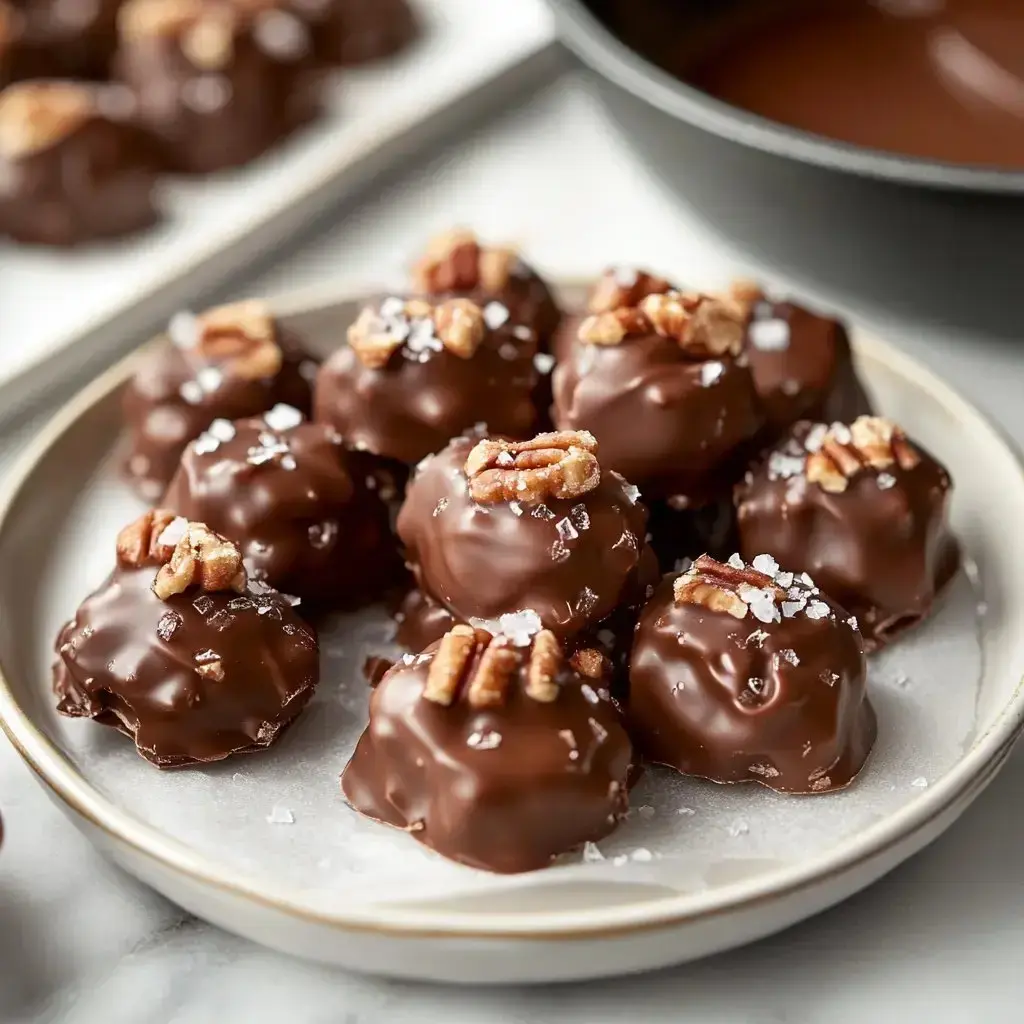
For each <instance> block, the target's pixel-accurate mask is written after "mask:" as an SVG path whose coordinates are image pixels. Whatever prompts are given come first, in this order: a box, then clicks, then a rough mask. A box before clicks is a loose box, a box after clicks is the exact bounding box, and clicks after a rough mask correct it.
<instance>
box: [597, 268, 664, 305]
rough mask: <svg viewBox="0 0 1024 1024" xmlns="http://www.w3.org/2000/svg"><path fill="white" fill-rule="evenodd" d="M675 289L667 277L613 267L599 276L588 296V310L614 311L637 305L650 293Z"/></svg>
mask: <svg viewBox="0 0 1024 1024" xmlns="http://www.w3.org/2000/svg"><path fill="white" fill-rule="evenodd" d="M674 290H675V289H674V288H673V287H672V285H671V284H669V282H668V281H666V280H665V279H664V278H663V277H658V276H656V275H655V274H650V273H648V272H647V271H646V270H639V269H637V270H634V269H632V268H630V267H613V268H612V269H610V270H606V271H605V272H604V273H603V274H602V275H601V276H600V277H599V278H598V280H597V284H596V285H594V287H593V289H592V290H591V292H590V296H589V298H588V300H587V312H589V313H611V312H613V311H614V310H616V309H624V308H626V307H629V306H637V305H639V304H640V303H641V302H642V301H643V300H644V299H646V298H647V297H648V296H649V295H664V294H665V293H666V292H671V291H674Z"/></svg>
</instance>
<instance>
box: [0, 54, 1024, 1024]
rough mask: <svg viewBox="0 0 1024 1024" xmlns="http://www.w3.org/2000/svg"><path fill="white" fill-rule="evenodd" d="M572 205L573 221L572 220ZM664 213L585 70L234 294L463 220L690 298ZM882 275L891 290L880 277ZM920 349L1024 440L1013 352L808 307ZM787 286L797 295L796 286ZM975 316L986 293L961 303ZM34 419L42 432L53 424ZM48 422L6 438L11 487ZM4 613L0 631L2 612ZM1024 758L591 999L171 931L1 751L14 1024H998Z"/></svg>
mask: <svg viewBox="0 0 1024 1024" xmlns="http://www.w3.org/2000/svg"><path fill="white" fill-rule="evenodd" d="M570 199H571V201H570ZM700 214H701V211H696V210H693V209H690V208H687V206H686V205H685V204H684V203H683V202H681V201H679V200H678V199H676V198H674V197H672V196H670V195H669V194H668V193H667V192H666V191H665V190H664V189H663V188H662V187H661V186H660V185H659V184H658V183H657V182H656V181H654V180H653V179H652V178H651V177H650V176H649V175H648V173H647V172H646V171H645V169H644V167H643V166H642V165H641V164H640V163H639V161H638V160H637V158H636V157H635V156H633V155H632V153H631V152H630V150H629V149H628V148H627V147H626V146H625V144H624V143H623V142H622V141H621V140H620V139H619V137H618V136H617V135H616V133H615V132H614V130H613V126H612V125H610V124H609V122H608V121H607V119H606V117H605V115H604V114H603V112H602V109H601V108H600V106H599V105H598V104H597V102H596V100H595V98H594V97H593V95H592V94H591V92H590V89H589V86H588V85H587V83H586V82H585V80H584V79H583V78H582V77H581V76H580V75H579V74H578V73H576V72H574V71H572V72H570V73H568V74H567V75H565V76H563V77H562V78H560V79H559V80H558V81H557V82H556V83H554V84H552V85H550V86H549V87H546V88H545V89H544V90H543V91H541V92H539V93H537V94H536V95H534V96H532V97H530V98H529V99H528V100H527V101H526V102H525V103H524V104H523V105H521V106H520V107H519V108H517V109H516V110H514V111H511V112H510V113H508V114H507V115H506V116H505V117H503V118H501V119H500V120H497V121H495V122H492V123H490V124H488V125H484V126H481V127H480V128H479V130H477V131H476V132H475V133H474V134H473V135H471V136H470V137H468V138H465V139H463V140H461V141H460V142H459V143H458V144H456V145H453V146H451V147H449V148H447V149H445V150H443V151H439V152H437V153H435V154H433V155H430V156H427V157H425V158H423V159H422V160H420V161H419V162H417V163H416V164H415V165H412V166H410V173H408V174H407V175H406V176H404V177H401V178H395V179H391V180H388V181H385V182H382V183H378V187H377V188H376V190H375V191H374V192H373V193H371V194H370V195H367V196H364V197H363V198H362V199H361V201H360V202H359V203H358V204H351V205H349V206H348V207H345V208H342V209H339V210H337V211H336V213H335V215H334V217H333V218H332V220H331V222H330V223H329V224H328V225H327V226H326V227H325V229H324V230H323V232H322V233H321V234H320V235H318V236H316V237H311V238H307V239H305V240H303V241H302V243H301V244H300V245H298V246H296V247H295V248H294V250H292V251H290V252H287V253H285V254H283V255H282V258H281V259H280V260H279V261H278V263H277V264H276V266H275V267H274V268H273V269H272V270H271V271H269V272H266V273H263V274H262V275H261V276H259V277H258V278H255V279H250V280H249V281H246V282H244V283H242V284H240V285H239V287H238V288H237V289H236V291H237V293H239V294H240V293H242V292H255V291H269V290H280V289H283V288H290V287H295V286H298V285H304V284H309V283H313V282H316V281H323V280H328V279H331V278H335V277H338V276H346V275H351V276H357V277H366V276H367V274H366V268H372V270H373V271H374V273H372V274H371V275H370V276H379V272H383V271H387V270H389V269H392V268H397V267H398V266H399V265H400V263H401V261H402V260H403V259H404V258H405V257H406V256H407V254H408V253H409V252H411V251H414V250H415V249H416V248H417V247H418V246H419V245H420V244H421V242H422V240H423V238H424V237H425V236H426V235H428V234H429V233H431V232H432V231H434V230H437V229H440V228H444V227H447V226H449V225H450V224H452V223H466V224H472V225H474V226H475V227H476V228H477V229H478V230H479V231H480V232H481V233H482V234H484V235H485V236H493V237H496V238H506V237H508V238H512V239H514V240H516V241H517V242H519V243H521V244H522V246H523V248H524V249H525V250H526V251H527V252H528V253H529V254H530V256H531V258H532V259H535V261H536V262H537V263H539V264H540V265H541V266H543V267H544V268H545V269H546V270H548V271H550V272H554V273H558V272H561V273H572V272H577V273H583V272H587V271H591V270H593V269H595V268H598V267H600V266H602V265H603V264H605V263H607V262H612V261H630V260H632V261H640V262H643V263H647V264H651V265H653V266H654V267H655V268H657V269H662V270H664V271H665V272H667V273H670V274H672V275H674V276H678V277H682V278H683V279H685V280H688V281H691V282H694V283H696V284H704V283H707V284H713V283H715V282H717V281H720V280H721V279H722V278H724V277H725V276H726V275H728V274H731V273H734V272H738V271H739V272H742V271H746V272H756V273H759V274H761V275H762V276H767V277H768V278H769V279H773V278H775V277H776V275H773V274H772V273H771V268H768V267H764V266H759V265H757V264H756V262H753V261H750V260H744V259H743V258H742V257H741V256H739V255H738V254H737V253H736V252H735V251H734V250H733V248H732V247H731V245H730V240H729V238H728V237H726V236H724V235H722V234H718V233H716V232H715V231H714V229H712V228H710V227H709V226H708V224H707V222H706V220H705V218H704V217H703V216H701V215H700ZM880 277H886V274H885V273H884V268H883V271H882V272H880ZM808 280H809V278H808V279H803V280H802V279H796V280H793V279H790V280H788V281H786V282H785V283H787V284H789V285H791V286H795V287H797V288H800V289H801V290H802V291H805V292H806V291H810V294H811V297H812V298H817V299H819V300H823V301H828V302H831V303H834V304H836V305H837V306H839V307H841V308H844V309H846V310H847V311H849V312H852V313H854V314H855V315H857V316H858V318H860V319H862V320H864V321H866V322H867V323H869V324H870V325H871V326H872V327H873V328H874V329H876V330H877V331H880V332H883V333H885V334H886V335H887V336H889V337H891V338H893V339H894V340H896V341H898V342H899V343H900V344H902V345H904V347H906V348H907V349H908V350H910V351H912V352H914V354H916V355H918V356H924V357H925V358H926V359H927V361H928V362H929V364H930V365H932V366H933V367H934V368H936V369H937V370H938V371H939V372H940V373H942V374H943V375H945V376H946V377H947V378H950V379H952V380H954V381H955V382H956V383H957V385H958V386H959V387H960V388H961V389H962V390H963V391H964V392H965V393H966V394H967V395H968V396H969V397H970V398H971V399H972V400H974V401H975V402H977V403H978V404H980V405H981V406H982V407H984V408H985V409H987V410H988V411H989V413H990V414H991V415H992V416H993V417H994V418H995V419H997V420H998V421H999V422H1000V423H1001V424H1002V425H1003V427H1004V428H1005V429H1006V430H1007V432H1008V433H1010V434H1011V435H1012V436H1013V437H1015V438H1016V439H1017V440H1018V441H1024V403H1022V402H1021V401H1020V398H1019V396H1020V393H1021V388H1022V385H1024V362H1022V359H1021V356H1020V353H1019V350H1018V347H1017V345H1015V344H1014V339H1013V338H1009V339H1001V338H999V337H996V336H984V337H983V336H973V337H967V336H965V335H964V334H962V333H958V332H954V331H951V330H948V331H947V330H943V329H942V328H941V327H936V326H935V325H934V324H932V325H930V326H929V327H928V329H927V331H925V330H923V329H922V328H921V327H920V325H919V324H917V323H916V322H915V320H914V319H913V317H908V316H907V315H906V314H905V313H903V314H901V315H899V316H897V315H896V314H895V313H893V312H892V311H891V309H892V306H891V303H887V302H886V296H885V292H884V290H881V291H879V292H877V293H875V292H873V291H872V290H871V288H870V287H868V288H865V287H863V281H860V282H859V285H860V286H861V287H859V288H858V291H857V293H856V294H854V293H853V292H849V293H847V292H844V291H840V290H830V291H829V292H827V293H825V292H820V291H816V290H815V289H813V288H812V289H808V287H807V285H808ZM780 283H782V282H781V279H780ZM963 301H964V302H965V303H969V302H970V296H969V295H967V296H964V297H963ZM41 415H42V414H41ZM38 423H39V418H38V417H37V418H36V419H34V420H30V421H28V422H27V423H25V424H23V425H22V426H21V427H20V428H19V429H18V431H16V432H14V433H10V434H8V435H7V436H6V437H4V438H3V439H2V441H0V448H2V451H0V470H2V469H3V467H4V466H5V465H6V464H7V462H8V460H9V458H10V455H11V453H13V452H14V451H16V450H17V448H18V446H19V439H20V438H23V437H25V436H29V435H30V434H31V433H32V431H33V430H34V429H35V428H36V427H37V426H38ZM0 613H2V612H0ZM1022 802H1024V751H1019V752H1018V753H1017V755H1015V756H1014V757H1012V758H1011V760H1010V763H1009V764H1008V766H1007V767H1006V769H1005V771H1004V772H1003V773H1002V775H1001V776H1000V777H999V778H998V779H997V780H996V782H995V783H994V784H993V785H992V786H991V788H990V789H989V790H988V791H987V792H986V793H985V794H984V795H983V796H982V797H981V798H980V799H979V800H978V801H977V803H976V804H975V805H974V806H973V807H972V808H971V809H970V810H969V811H968V812H967V813H966V814H965V815H964V817H963V818H962V819H961V820H960V821H959V822H958V823H957V824H956V825H955V826H954V827H953V828H952V829H951V830H950V831H949V832H948V833H947V834H946V835H945V836H944V837H942V838H941V839H940V840H939V841H938V842H936V843H935V844H934V845H933V846H932V847H931V848H929V849H928V850H926V851H925V852H924V853H922V854H921V855H919V856H918V857H916V858H915V859H914V860H913V861H911V862H910V863H908V864H906V865H904V866H903V867H901V868H900V869H898V870H897V871H895V872H893V873H892V874H891V875H889V876H887V877H886V878H884V879H883V880H882V881H880V882H879V883H878V884H876V885H875V886H873V887H872V888H871V889H869V890H868V891H866V892H864V893H862V894H861V895H859V896H857V897H855V898H854V899H852V900H850V901H848V902H847V903H846V904H844V905H842V906H840V907H838V908H836V909H834V910H832V911H829V912H828V913H825V914H823V915H821V916H819V917H817V918H815V919H813V920H812V921H809V922H807V923H805V924H803V925H800V926H798V927H796V928H793V929H791V930H790V931H788V932H786V933H784V934H782V935H779V936H776V937H774V938H770V939H767V940H765V941H763V942H761V943H758V944H756V945H754V946H750V947H747V948H745V949H742V950H739V951H736V952H731V953H726V954H723V955H720V956H718V957H715V958H713V959H710V960H706V961H703V962H700V963H697V964H692V965H688V966H684V967H680V968H676V969H672V970H668V971H663V972H660V973H657V974H653V975H645V976H642V977H636V978H628V979H612V980H608V981H605V982H602V983H600V984H588V985H586V986H578V985H568V986H560V987H551V988H534V989H496V990H486V991H468V990H459V989H454V988H439V987H432V986H427V985H419V984H410V983H401V982H390V981H381V980H375V979H370V978H365V977H359V976H355V975H349V974H344V973H341V972H338V971H334V970H331V969H327V968H321V967H317V966H311V965H308V964H303V963H300V962H297V961H294V960H290V959H288V958H286V957H283V956H281V955H279V954H276V953H272V952H269V951H266V950H263V949H260V948H258V947H256V946H254V945H251V944H250V943H248V942H246V941H244V940H241V939H237V938H235V937H233V936H231V935H228V934H226V933H224V932H221V931H219V930H217V929H214V928H212V927H210V926H208V925H206V924H204V923H202V922H200V921H198V920H196V919H195V918H193V917H191V916H190V915H188V914H186V913H184V912H182V911H180V910H178V909H177V908H176V907H174V906H172V905H170V904H169V903H167V902H166V901H165V900H163V899H162V898H161V897H159V896H157V895H155V894H154V893H152V892H150V891H149V890H147V889H146V888H144V887H143V886H141V885H140V884H138V883H136V882H135V881H133V880H132V879H131V878H129V877H128V876H127V875H125V874H123V873H122V872H121V871H119V870H118V869H116V868H114V867H113V866H112V865H110V864H109V863H107V862H106V861H105V860H103V859H102V858H101V857H100V856H99V855H98V854H96V853H95V852H94V851H93V850H92V848H91V847H90V845H89V844H88V843H87V842H86V840H85V839H84V838H83V837H82V836H81V835H79V833H78V832H77V831H76V830H75V829H74V828H73V827H72V826H71V824H69V822H68V821H67V820H66V819H65V818H64V817H63V815H62V814H61V813H60V811H59V810H58V809H57V808H56V806H54V805H53V804H52V803H50V802H49V801H48V799H47V797H46V795H45V793H44V791H43V789H42V788H41V787H39V786H38V785H36V784H35V782H34V781H33V780H32V778H31V777H30V775H29V773H28V771H27V770H26V769H25V767H24V766H23V765H22V764H21V763H20V761H19V760H18V759H17V757H16V755H15V753H14V751H13V750H12V749H11V748H10V747H9V746H8V745H7V744H6V743H4V742H3V741H0V807H2V809H3V816H4V822H5V826H6V827H5V831H6V836H5V840H4V846H3V852H2V856H0V1021H3V1022H12V1024H13V1022H21V1021H25V1022H30V1021H31V1022H38V1021H53V1022H62V1024H85V1022H90V1024H91V1022H100V1021H102V1022H103V1024H169V1022H175V1024H205V1022H218V1024H220V1022H222V1021H236V1020H238V1021H243V1020H244V1021H249V1022H256V1021H278V1020H287V1021H289V1022H293V1024H376V1022H378V1021H379V1022H385V1021H386V1022H387V1024H401V1022H404V1021H417V1022H425V1024H430V1022H433V1021H437V1022H442V1021H443V1022H444V1024H471V1022H472V1024H479V1022H483V1021H490V1020H494V1021H508V1022H527V1021H529V1022H531V1024H556V1022H557V1024H595V1022H599V1021H619V1020H622V1019H625V1018H627V1017H632V1018H634V1019H637V1020H641V1021H643V1022H644V1024H657V1022H662V1021H666V1022H667V1021H672V1022H679V1021H691V1020H692V1021H700V1022H705V1024H716V1022H723V1024H724V1022H729V1024H748V1022H749V1024H769V1022H773V1024H775V1022H778V1024H782V1022H786V1024H805V1022H806V1024H817V1022H828V1024H847V1022H849V1024H854V1022H856V1024H860V1022H862V1021H865V1020H906V1021H917V1020H928V1021H930V1022H939V1021H958V1022H962V1021H972V1022H986V1021H993V1022H995V1021H1006V1020H1011V1019H1015V1018H1016V1015H1017V1013H1019V1001H1020V995H1019V993H1020V981H1019V963H1020V961H1021V959H1022V956H1024V928H1022V927H1021V926H1020V921H1021V920H1024V886H1021V885H1020V884H1019V877H1018V875H1019V868H1018V862H1019V850H1020V849H1022V848H1024V815H1021V814H1019V813H1017V808H1018V807H1019V806H1021V804H1022Z"/></svg>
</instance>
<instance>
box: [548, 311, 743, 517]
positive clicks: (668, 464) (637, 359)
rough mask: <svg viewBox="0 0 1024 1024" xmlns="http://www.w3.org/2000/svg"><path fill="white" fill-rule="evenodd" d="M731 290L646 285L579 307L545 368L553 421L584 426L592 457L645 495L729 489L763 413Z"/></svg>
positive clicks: (710, 495) (687, 501) (695, 498)
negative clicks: (721, 293) (711, 292)
mask: <svg viewBox="0 0 1024 1024" xmlns="http://www.w3.org/2000/svg"><path fill="white" fill-rule="evenodd" d="M744 312H745V311H744V310H743V309H742V308H741V307H740V306H739V304H738V303H736V302H734V301H733V300H732V299H731V298H730V297H724V298H716V297H712V296H706V295H683V294H680V293H678V292H669V293H667V294H654V295H649V296H648V297H647V298H645V299H643V300H641V302H640V304H639V305H638V306H626V307H620V308H618V309H615V310H612V311H610V312H606V313H600V314H596V315H594V316H591V317H588V318H587V319H586V320H585V321H584V322H583V324H582V325H581V327H580V330H579V335H578V337H579V341H580V342H581V344H578V345H576V346H575V347H574V348H573V350H572V352H571V354H570V358H568V359H567V360H565V361H564V362H561V363H559V365H558V367H557V368H556V370H555V375H554V391H555V405H554V419H555V423H556V425H557V426H558V428H559V429H560V430H588V431H590V432H591V433H592V434H594V436H595V437H596V438H597V439H598V441H599V442H600V444H601V462H602V465H603V466H605V468H607V469H614V470H616V471H618V472H619V473H621V474H622V475H623V476H625V477H626V478H627V479H629V480H631V481H632V482H633V483H635V484H636V485H637V486H638V487H639V488H640V490H641V491H642V492H643V494H644V497H645V499H649V498H673V499H674V500H675V504H676V506H677V507H679V508H699V507H700V506H702V505H707V504H710V503H712V502H714V501H715V500H717V499H718V498H720V497H722V496H724V495H726V494H728V492H729V489H730V488H731V486H732V484H733V482H734V481H735V480H736V478H737V477H738V476H739V474H740V473H741V472H742V468H741V467H742V465H745V462H746V458H747V456H748V454H749V451H750V446H751V444H752V443H753V440H754V438H755V437H756V435H757V433H758V431H759V430H760V429H761V426H762V423H763V418H762V414H761V411H760V404H759V402H758V398H757V393H756V391H755V389H754V382H753V378H752V376H751V373H750V368H749V367H748V366H747V363H746V359H745V357H744V356H743V355H742V347H743V336H744V330H745V319H744Z"/></svg>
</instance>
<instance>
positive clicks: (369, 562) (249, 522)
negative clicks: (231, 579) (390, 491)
mask: <svg viewBox="0 0 1024 1024" xmlns="http://www.w3.org/2000/svg"><path fill="white" fill-rule="evenodd" d="M374 483H375V482H374V479H373V478H372V477H369V478H368V477H366V476H365V475H363V474H362V473H361V472H360V468H359V467H358V466H357V465H355V464H354V460H353V457H352V456H351V455H350V454H349V453H348V452H347V451H346V450H345V447H344V445H343V444H342V439H341V437H340V435H338V434H337V433H336V432H335V431H334V430H332V429H331V428H330V427H325V426H323V425H322V424H319V423H309V422H307V421H306V420H305V418H304V417H303V415H302V413H300V412H299V411H298V409H294V408H292V407H291V406H287V405H276V406H274V408H273V409H271V410H270V411H269V412H265V413H264V414H263V415H262V416H257V417H254V418H252V419H245V420H239V421H237V422H235V423H231V422H230V421H228V420H222V419H218V420H214V421H213V423H211V424H210V426H209V428H208V429H207V430H206V431H205V432H204V433H203V434H201V435H200V436H199V437H198V438H197V439H196V440H195V441H193V442H192V443H191V444H189V446H188V447H187V448H186V449H185V453H184V454H183V455H182V458H181V465H180V467H179V469H178V472H177V473H176V474H175V475H174V479H173V480H172V481H171V484H170V487H168V489H167V493H166V495H165V496H164V500H163V504H164V505H165V506H166V507H167V508H170V509H173V510H174V511H175V512H177V513H178V514H179V515H181V516H184V517H185V518H187V519H192V520H200V521H202V522H205V523H208V524H209V525H210V527H211V528H212V529H214V530H217V531H218V532H220V533H223V534H224V535H225V536H228V537H231V538H232V540H233V541H234V542H235V543H236V544H237V545H238V547H239V550H240V551H241V552H242V555H243V556H244V558H245V564H246V566H247V567H248V569H249V571H250V572H251V573H252V574H253V575H255V576H256V578H258V579H261V580H263V581H264V582H266V583H269V584H270V585H271V586H272V587H276V588H277V589H278V590H283V591H284V592H285V593H288V594H294V595H296V596H298V597H300V598H301V599H302V601H303V610H304V611H305V610H306V608H307V606H313V607H314V608H317V609H324V608H337V607H346V608H352V607H358V606H361V605H365V604H369V603H370V602H371V601H373V600H374V599H375V598H376V597H379V596H380V595H381V593H382V592H383V591H384V590H386V589H387V588H388V587H389V586H391V585H392V584H393V583H394V582H395V580H396V579H397V578H398V576H399V573H400V569H401V563H400V561H399V558H398V555H397V552H396V551H395V546H394V542H393V541H392V538H391V531H390V528H389V525H388V509H387V506H386V505H385V503H384V501H383V500H382V499H381V497H380V495H379V494H378V493H377V491H376V489H375V487H374V486H373V485H374Z"/></svg>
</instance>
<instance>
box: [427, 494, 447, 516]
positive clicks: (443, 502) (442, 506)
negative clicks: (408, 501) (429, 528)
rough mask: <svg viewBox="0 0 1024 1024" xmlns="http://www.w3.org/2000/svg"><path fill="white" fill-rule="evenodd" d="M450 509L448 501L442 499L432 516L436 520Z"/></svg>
mask: <svg viewBox="0 0 1024 1024" xmlns="http://www.w3.org/2000/svg"><path fill="white" fill-rule="evenodd" d="M447 507H448V499H447V498H441V499H440V500H439V501H438V503H437V504H436V505H435V506H434V511H433V512H432V513H431V515H432V516H433V517H434V518H435V519H436V518H437V517H438V516H439V515H440V514H441V513H442V512H443V511H444V510H445V509H446V508H447Z"/></svg>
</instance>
